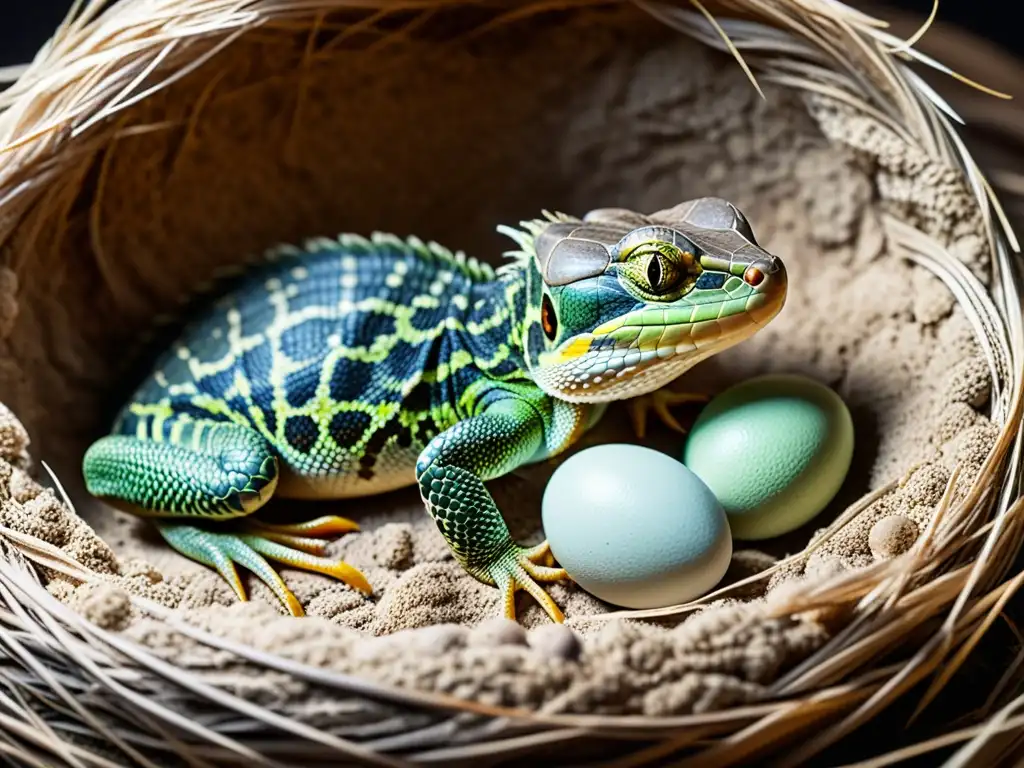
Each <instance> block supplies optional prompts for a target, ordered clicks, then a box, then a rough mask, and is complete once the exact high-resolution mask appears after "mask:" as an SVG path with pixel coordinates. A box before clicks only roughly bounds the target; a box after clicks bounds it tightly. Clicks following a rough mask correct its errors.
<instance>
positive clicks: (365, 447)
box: [82, 197, 787, 622]
mask: <svg viewBox="0 0 1024 768" xmlns="http://www.w3.org/2000/svg"><path fill="white" fill-rule="evenodd" d="M498 231H499V232H500V233H502V234H503V235H506V236H508V237H510V238H511V239H512V240H513V242H514V243H515V245H516V246H517V247H515V248H513V249H511V250H510V251H508V252H506V254H505V256H506V258H507V259H508V260H507V261H506V262H505V263H504V264H502V265H501V266H499V267H497V268H494V267H491V266H489V265H488V264H486V263H485V262H481V261H478V260H477V259H475V258H472V257H467V256H466V255H465V253H463V252H462V251H458V252H453V251H451V250H449V249H447V248H445V247H443V246H441V245H438V244H437V243H434V242H429V243H427V242H423V241H422V240H420V239H419V238H416V237H406V238H404V239H403V238H400V237H398V236H396V235H393V234H383V233H373V234H372V235H371V236H370V237H369V238H367V237H363V236H360V235H356V234H344V235H341V236H339V237H337V238H334V239H332V238H312V239H309V240H307V241H305V242H304V243H303V244H302V245H301V246H297V245H280V246H277V247H275V248H273V249H270V250H269V251H267V252H266V253H265V254H264V258H263V259H262V260H261V261H259V262H257V263H256V264H255V265H253V266H252V267H250V268H248V269H246V270H245V271H244V272H243V275H242V277H241V279H240V280H239V281H238V282H237V284H236V285H235V287H234V288H233V289H232V290H230V291H227V292H225V293H223V294H221V295H219V296H216V297H214V298H213V299H212V300H211V301H209V302H207V303H206V304H205V305H204V306H203V308H202V309H201V311H199V312H198V313H197V314H196V316H195V317H193V318H191V319H190V320H189V321H188V322H187V323H185V325H184V330H182V331H181V335H180V336H178V338H177V341H175V342H174V343H173V344H171V345H170V347H169V348H167V349H165V350H164V351H163V353H162V356H161V357H160V358H159V359H158V360H157V361H156V364H155V367H154V368H152V369H151V372H150V374H149V375H148V377H146V378H145V379H144V381H143V382H142V383H141V384H140V385H139V386H138V387H137V389H136V391H135V393H134V395H133V396H132V397H131V398H130V399H129V401H128V402H127V404H125V405H124V406H123V407H122V408H121V410H120V411H119V412H118V414H117V416H116V418H115V420H114V425H113V427H112V429H111V431H110V433H109V434H107V435H106V436H104V437H101V438H100V439H98V440H96V441H95V442H94V443H92V444H91V445H90V447H89V448H88V449H87V450H86V452H85V454H84V457H83V460H82V472H83V476H84V480H85V485H86V489H87V491H88V492H89V493H90V494H91V495H92V496H94V497H96V498H98V499H101V500H104V501H106V502H107V503H108V504H110V505H111V506H113V507H115V508H117V509H121V510H123V511H127V512H130V513H133V514H135V515H138V516H141V517H144V518H148V519H149V520H151V521H152V522H153V523H154V524H155V525H156V527H157V529H158V530H159V532H160V534H161V536H162V537H163V539H164V540H165V541H166V543H167V544H168V545H169V546H170V547H172V548H173V549H175V550H177V551H178V552H179V553H180V554H182V555H184V556H186V557H188V558H191V559H193V560H195V561H198V562H199V563H202V564H205V565H207V566H209V567H211V568H214V569H216V571H218V572H219V573H220V574H221V576H222V577H223V578H224V579H225V580H226V581H227V582H228V583H229V584H230V585H231V587H232V589H233V591H234V592H235V594H236V595H237V596H238V598H239V599H240V600H243V601H244V600H246V599H247V596H246V591H245V588H244V586H243V584H242V581H241V580H240V578H239V575H238V571H237V568H236V566H241V567H243V568H246V569H248V570H249V571H251V572H252V573H253V574H254V575H255V576H256V577H257V578H258V579H260V580H262V581H263V582H264V583H265V584H266V585H267V586H269V587H270V588H271V590H273V592H274V594H275V595H276V597H277V599H279V600H280V601H281V603H282V604H283V606H284V608H285V609H286V611H287V612H289V613H290V614H292V615H294V616H302V615H303V607H302V605H301V604H300V602H299V601H298V600H297V599H296V597H295V595H294V594H293V593H292V592H291V591H290V589H289V588H288V587H287V585H286V584H285V583H284V581H283V579H282V578H281V576H280V574H279V573H278V571H277V569H276V568H275V567H274V566H272V565H271V564H270V562H268V561H275V562H277V563H280V564H283V565H287V566H291V567H295V568H298V569H304V570H307V571H313V572H319V573H323V574H327V575H330V576H332V577H334V578H336V579H339V580H341V581H342V582H344V583H346V584H348V585H350V586H351V587H353V588H355V589H357V590H359V591H361V592H363V593H365V594H368V595H369V594H372V588H371V586H370V584H369V583H368V581H367V579H366V577H365V576H364V575H363V574H362V573H361V572H360V571H359V570H357V569H356V568H354V567H352V566H351V565H349V564H347V563H345V562H343V561H338V560H332V559H330V558H328V557H326V556H325V552H326V549H325V547H326V545H327V542H328V540H329V539H330V537H331V536H333V535H335V534H341V533H346V532H349V531H354V530H358V529H359V526H358V524H357V523H355V522H353V521H352V520H349V519H347V518H344V517H340V516H337V515H324V516H321V517H317V518H315V519H312V520H305V521H299V522H287V523H275V524H271V523H268V522H265V521H261V520H260V517H259V516H258V515H255V514H254V513H256V512H258V511H259V510H260V509H261V508H262V507H263V506H264V505H265V504H266V503H267V502H268V501H269V500H270V499H271V498H272V497H280V498H293V499H307V500H342V499H350V498H354V497H360V496H367V495H371V494H379V493H384V492H388V491H392V490H395V489H398V488H400V487H405V486H409V485H413V484H415V485H416V486H418V488H419V491H420V496H421V498H422V500H423V503H424V505H425V507H426V511H427V512H428V513H429V515H430V516H431V517H432V518H433V520H434V522H435V523H436V525H437V528H438V530H439V531H440V533H441V535H442V536H443V537H444V539H445V541H446V542H447V544H448V546H449V548H450V550H451V552H452V554H453V556H454V558H455V560H456V561H457V562H458V563H459V564H460V565H461V566H462V568H464V569H465V570H466V571H467V572H468V573H469V574H471V575H472V576H473V577H475V578H476V579H478V580H480V581H482V582H483V583H485V584H488V585H491V586H494V587H496V588H498V589H499V590H500V593H501V597H502V598H503V599H502V603H503V612H504V615H505V616H506V617H507V618H511V619H513V620H514V619H515V605H514V596H515V593H516V591H517V590H523V591H526V592H527V593H529V594H530V595H532V596H533V597H534V599H536V600H537V601H538V602H539V603H540V604H541V606H542V607H543V608H544V610H545V611H546V612H547V614H548V616H549V617H550V618H551V620H552V621H555V622H561V621H563V619H564V615H563V613H562V612H561V609H560V608H559V607H558V605H557V604H556V603H555V601H554V600H553V599H552V598H551V596H550V595H549V594H548V592H547V591H546V590H545V588H544V587H543V586H542V585H543V584H547V583H552V582H556V581H561V580H569V579H570V577H569V575H568V574H567V573H566V572H565V570H564V569H562V568H560V567H557V563H556V562H555V560H554V558H553V556H552V553H551V551H550V546H549V545H548V543H547V541H546V540H545V541H544V542H542V543H541V544H539V545H536V546H523V545H521V544H519V543H518V542H516V541H515V540H514V539H513V538H512V536H511V534H510V532H509V529H508V527H507V525H506V523H505V520H504V518H503V517H502V514H501V512H500V510H499V509H498V507H497V505H496V503H495V501H494V499H493V498H492V496H491V495H490V493H489V491H488V490H487V488H486V483H487V482H488V481H490V480H492V479H494V478H497V477H499V476H501V475H504V474H506V473H509V472H511V471H513V470H515V469H516V468H518V467H521V466H523V465H526V464H530V463H534V462H539V461H542V460H545V459H547V458H549V457H553V456H556V455H558V454H560V453H562V452H563V451H565V450H566V449H567V448H568V447H569V446H571V445H572V444H573V443H574V442H576V441H577V440H578V439H579V437H580V436H581V435H582V434H583V433H584V432H585V431H586V430H588V429H590V428H591V427H593V426H594V424H596V423H597V422H598V420H599V419H600V418H601V417H602V415H603V414H604V412H605V410H606V408H607V406H608V404H609V403H611V402H612V401H616V400H620V401H627V406H628V408H629V413H630V415H631V417H632V419H633V423H634V426H635V428H636V430H637V434H638V435H639V436H642V435H643V433H644V430H645V424H646V420H647V417H648V415H649V412H650V411H651V410H652V409H653V411H654V413H655V414H656V415H658V416H659V417H660V418H661V419H662V420H663V421H665V422H666V423H667V424H669V426H673V427H674V428H679V426H678V422H676V421H675V419H674V417H673V416H672V414H671V410H670V408H671V406H673V405H676V404H678V403H682V402H687V401H691V400H694V399H701V398H703V399H706V398H707V396H706V395H690V394H686V393H681V392H673V391H671V390H670V389H669V388H667V387H666V385H667V384H669V383H670V382H672V381H673V380H675V379H676V378H678V377H679V376H680V375H681V374H683V373H684V372H685V371H687V370H688V369H690V368H691V367H692V366H694V365H695V364H697V363H698V362H700V361H701V360H704V359H706V358H708V357H710V356H712V355H715V354H717V353H719V352H721V351H722V350H724V349H727V348H730V347H732V346H734V345H735V344H737V343H739V342H741V341H743V340H745V339H747V338H749V337H750V336H751V335H753V334H754V333H756V332H757V330H759V329H760V328H762V327H764V326H765V325H766V324H767V323H768V322H769V321H770V320H771V319H772V318H774V317H775V316H776V315H777V313H778V312H779V311H780V310H781V309H782V307H783V304H784V302H785V298H786V292H787V276H786V270H785V267H784V265H783V263H782V260H781V259H780V258H779V257H777V256H775V255H772V254H770V253H768V252H767V251H765V250H763V249H762V248H761V247H760V246H759V245H758V244H757V241H756V240H755V238H754V234H753V231H752V229H751V227H750V224H749V222H748V221H747V219H746V217H745V216H744V215H743V214H742V213H741V212H740V211H739V209H738V208H737V207H736V206H735V205H733V204H732V203H730V202H729V201H726V200H724V199H721V198H714V197H705V198H699V199H696V200H691V201H688V202H685V203H682V204H680V205H677V206H675V207H673V208H669V209H665V210H662V211H660V212H657V213H653V214H650V215H643V214H640V213H637V212H635V211H630V210H626V209H623V208H598V209H596V210H593V211H591V212H589V213H588V214H586V215H585V216H583V217H582V218H577V217H574V216H570V215H568V214H564V213H550V212H547V211H545V212H544V213H543V215H542V216H540V217H538V218H536V219H531V220H528V221H524V222H521V223H520V225H519V226H518V227H507V226H500V227H498ZM636 469H639V468H636ZM631 471H635V470H631Z"/></svg>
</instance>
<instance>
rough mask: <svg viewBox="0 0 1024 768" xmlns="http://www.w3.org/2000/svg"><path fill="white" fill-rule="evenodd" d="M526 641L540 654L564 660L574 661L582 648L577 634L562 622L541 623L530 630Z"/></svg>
mask: <svg viewBox="0 0 1024 768" xmlns="http://www.w3.org/2000/svg"><path fill="white" fill-rule="evenodd" d="M528 641H529V643H530V647H531V648H533V650H535V651H537V652H538V653H539V654H541V655H542V656H551V657H554V658H556V659H564V660H565V661H576V659H578V658H579V657H580V651H582V650H583V646H582V644H581V643H580V638H579V635H577V634H576V633H575V632H573V631H572V630H571V629H569V627H567V626H565V625H564V624H544V625H541V626H539V627H537V628H536V629H534V630H532V631H531V632H530V634H529V636H528Z"/></svg>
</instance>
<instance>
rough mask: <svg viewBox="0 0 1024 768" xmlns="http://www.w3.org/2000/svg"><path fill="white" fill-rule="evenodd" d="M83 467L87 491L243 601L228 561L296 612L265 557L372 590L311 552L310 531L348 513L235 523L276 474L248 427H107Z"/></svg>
mask: <svg viewBox="0 0 1024 768" xmlns="http://www.w3.org/2000/svg"><path fill="white" fill-rule="evenodd" d="M83 474H84V476H85V482H86V488H87V489H88V490H89V492H90V493H91V494H92V495H94V496H97V497H99V498H101V499H104V500H105V501H107V502H108V503H110V504H111V505H112V506H114V507H117V508H120V509H123V510H125V511H128V512H131V513H134V514H136V515H139V516H141V517H148V518H153V519H154V520H155V521H156V523H157V528H158V530H159V531H160V534H161V535H162V536H163V538H164V540H165V541H166V542H167V543H168V544H170V545H171V547H173V548H174V549H175V550H177V551H178V552H179V553H181V554H182V555H184V556H186V557H188V558H190V559H192V560H196V561H198V562H200V563H203V564H204V565H207V566H209V567H211V568H215V569H216V570H217V571H218V572H219V573H220V574H221V575H222V576H223V577H224V579H225V580H226V581H227V582H228V584H230V585H231V588H232V589H233V590H234V591H235V594H237V595H238V597H239V598H240V599H242V600H244V599H246V596H245V590H244V588H243V587H242V583H241V581H240V579H239V577H238V573H237V571H236V570H235V565H236V564H237V565H241V566H243V567H244V568H247V569H248V570H250V571H252V572H253V573H254V574H255V575H256V576H257V577H258V578H259V579H260V580H261V581H263V582H264V583H265V584H266V585H267V586H268V587H269V588H270V589H271V590H272V591H273V592H274V594H275V595H276V596H277V598H278V599H279V600H280V601H281V603H282V604H283V605H284V606H285V608H286V609H287V610H288V612H289V613H291V614H292V615H295V616H301V615H302V614H303V611H302V607H301V606H300V605H299V603H298V600H296V598H295V596H294V595H293V594H292V593H291V591H290V590H289V589H288V587H287V586H285V584H284V581H283V580H282V579H281V577H280V576H279V575H278V573H277V572H276V571H275V570H274V568H273V567H272V566H271V565H270V564H269V563H268V562H267V560H266V558H270V559H272V560H276V561H278V562H280V563H284V564H286V565H290V566H293V567H295V568H300V569H303V570H308V571H315V572H318V573H324V574H327V575H329V576H333V577H334V578H337V579H339V580H341V581H343V582H345V583H346V584H349V585H350V586H352V587H354V588H356V589H359V590H361V591H363V592H369V591H370V585H369V584H368V583H367V581H366V578H365V577H364V576H363V574H361V573H360V572H359V571H358V570H356V569H355V568H353V567H352V566H350V565H347V564H346V563H342V562H337V561H332V560H329V559H327V558H324V557H320V556H319V555H320V554H322V551H323V549H322V546H320V543H319V542H318V541H316V537H319V536H325V535H330V534H332V533H342V532H345V531H349V530H356V529H357V528H358V526H356V525H355V524H354V523H352V522H351V521H348V520H344V519H343V518H336V517H323V518H318V519H317V520H314V521H311V522H309V523H299V524H295V525H281V526H274V525H269V524H263V523H258V522H256V521H252V520H250V519H244V520H240V521H239V519H240V518H248V516H249V515H251V514H252V513H253V512H255V511H256V510H258V509H259V508H260V507H262V506H263V505H264V504H265V503H266V502H267V501H268V500H269V499H270V497H271V496H272V495H273V492H274V490H275V489H276V487H277V481H278V465H277V459H276V456H275V454H274V452H273V450H272V448H271V446H270V444H269V443H268V442H267V441H266V440H265V439H264V438H263V437H262V436H261V435H260V434H259V433H257V432H256V431H254V430H252V429H249V428H247V427H244V426H240V425H237V424H232V423H228V422H213V421H210V422H205V421H196V422H189V423H188V424H186V425H185V428H184V429H179V430H177V431H172V432H171V433H170V434H169V435H168V436H166V437H164V438H163V439H160V440H155V439H147V438H139V437H131V436H127V435H112V436H109V437H105V438H102V439H101V440H99V441H97V442H96V443H94V444H93V445H92V447H90V448H89V450H88V451H87V452H86V454H85V458H84V460H83ZM233 520H234V521H239V522H235V523H233V522H232V521H233Z"/></svg>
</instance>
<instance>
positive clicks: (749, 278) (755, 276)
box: [743, 267, 764, 285]
mask: <svg viewBox="0 0 1024 768" xmlns="http://www.w3.org/2000/svg"><path fill="white" fill-rule="evenodd" d="M743 279H744V281H746V283H747V285H760V284H761V281H762V280H764V272H762V271H761V270H760V269H758V268H757V267H747V271H746V272H744V273H743Z"/></svg>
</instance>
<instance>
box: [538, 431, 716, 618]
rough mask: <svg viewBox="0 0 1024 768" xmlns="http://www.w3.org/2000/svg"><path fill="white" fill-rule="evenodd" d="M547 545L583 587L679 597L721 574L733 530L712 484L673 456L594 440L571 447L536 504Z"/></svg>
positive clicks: (633, 604) (638, 598)
mask: <svg viewBox="0 0 1024 768" xmlns="http://www.w3.org/2000/svg"><path fill="white" fill-rule="evenodd" d="M542 515H543V521H544V532H545V534H546V535H547V538H548V542H549V543H550V544H551V551H552V553H553V554H554V556H555V558H556V559H557V560H558V562H559V564H560V565H561V566H562V567H563V568H565V570H566V571H567V572H568V574H569V575H570V576H571V577H572V578H573V580H574V581H575V582H576V583H577V584H579V585H580V586H581V587H582V588H583V589H585V590H586V591H587V592H589V593H591V594H592V595H594V596H595V597H598V598H600V599H602V600H605V601H606V602H609V603H612V604H614V605H618V606H622V607H625V608H658V607H663V606H667V605H676V604H678V603H685V602H687V601H689V600H693V599H695V598H697V597H700V596H701V595H703V594H706V593H707V592H709V591H710V590H711V589H712V588H713V587H714V586H715V585H716V584H717V583H718V582H719V581H721V579H722V577H723V576H724V575H725V572H726V569H727V568H728V567H729V562H730V559H731V558H732V537H731V536H730V533H729V523H728V520H727V519H726V516H725V511H724V510H723V509H722V505H721V504H720V503H719V502H718V500H717V499H716V498H715V495H714V494H713V493H712V492H711V490H710V489H709V488H708V487H707V486H706V485H705V484H704V483H703V482H702V481H701V480H700V479H699V478H698V477H697V476H696V475H695V474H694V473H693V472H691V471H690V470H689V469H687V468H686V467H685V466H683V464H682V463H680V462H679V461H676V460H675V459H673V458H672V457H671V456H667V455H666V454H664V453H661V452H659V451H655V450H652V449H650V448H643V447H640V446H637V445H628V444H613V445H599V446H595V447H593V448H588V449H586V450H583V451H580V452H579V453H577V454H575V455H573V456H571V457H569V458H568V459H567V460H566V461H565V463H563V464H562V465H561V466H560V467H559V468H558V469H557V470H555V472H554V474H553V475H552V476H551V480H550V481H549V482H548V485H547V488H546V489H545V491H544V500H543V507H542Z"/></svg>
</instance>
